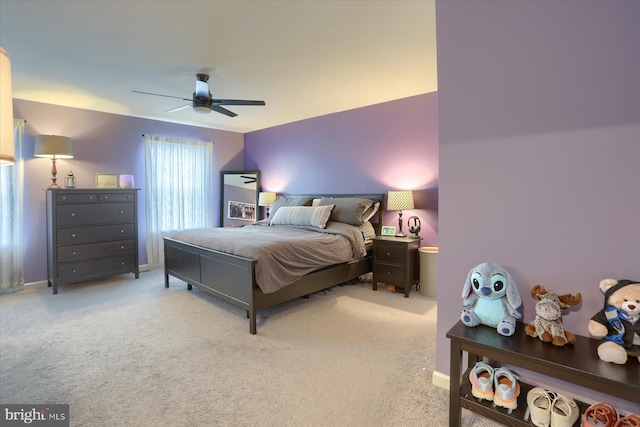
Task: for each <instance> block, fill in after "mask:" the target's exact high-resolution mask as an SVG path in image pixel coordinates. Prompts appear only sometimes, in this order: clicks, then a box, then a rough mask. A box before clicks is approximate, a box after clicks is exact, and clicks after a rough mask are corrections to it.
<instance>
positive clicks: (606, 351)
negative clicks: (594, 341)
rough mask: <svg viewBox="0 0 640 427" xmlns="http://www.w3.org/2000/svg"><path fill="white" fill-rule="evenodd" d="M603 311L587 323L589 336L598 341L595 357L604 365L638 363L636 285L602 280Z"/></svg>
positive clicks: (639, 296)
mask: <svg viewBox="0 0 640 427" xmlns="http://www.w3.org/2000/svg"><path fill="white" fill-rule="evenodd" d="M600 290H601V291H602V292H604V308H603V309H602V310H600V311H599V312H597V313H596V314H595V315H594V316H593V317H592V318H591V320H589V326H588V328H589V333H590V334H591V335H592V336H593V337H595V338H602V339H603V340H602V344H600V345H599V346H598V357H600V359H601V360H604V361H605V362H611V363H617V364H620V365H622V364H624V363H627V359H628V356H631V357H637V358H638V361H640V321H639V320H638V319H639V318H640V282H637V281H633V280H620V281H618V280H615V279H604V280H602V281H601V282H600Z"/></svg>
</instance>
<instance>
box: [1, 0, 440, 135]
mask: <svg viewBox="0 0 640 427" xmlns="http://www.w3.org/2000/svg"><path fill="white" fill-rule="evenodd" d="M0 45H2V47H4V48H5V49H6V50H7V52H8V53H9V55H10V57H11V63H12V80H13V97H14V98H18V99H25V100H31V101H38V102H44V103H50V104H56V105H63V106H69V107H76V108H83V109H88V110H95V111H103V112H109V113H116V114H123V115H128V116H135V117H144V118H150V119H156V120H162V121H169V122H176V123H184V124H190V125H196V126H204V127H210V128H216V129H224V130H231V131H236V132H249V131H252V130H258V129H264V128H267V127H271V126H276V125H279V124H284V123H289V122H293V121H296V120H301V119H305V118H310V117H315V116H320V115H324V114H329V113H334V112H338V111H345V110H349V109H353V108H358V107H363V106H367V105H373V104H377V103H380V102H385V101H390V100H394V99H400V98H405V97H409V96H413V95H418V94H423V93H428V92H433V91H436V90H437V80H436V43H435V2H434V1H433V0H429V1H393V0H392V1H330V0H324V1H259V0H255V1H142V0H133V1H131V0H130V1H113V0H111V1H98V0H89V1H76V0H72V1H57V0H51V1H50V0H44V1H36V0H31V1H17V0H0ZM199 71H205V72H208V73H210V74H211V79H210V81H209V83H210V90H211V92H212V94H213V97H214V98H232V99H255V100H264V101H265V102H266V104H267V105H266V106H265V107H256V106H230V107H228V109H230V110H232V111H234V112H236V113H237V114H238V116H237V117H235V118H230V117H227V116H224V115H222V114H218V113H215V112H214V113H211V114H198V113H196V112H194V111H193V110H191V109H186V110H182V111H179V112H174V113H166V112H165V111H166V110H168V109H170V108H173V107H177V106H179V105H182V104H184V103H185V102H183V101H180V100H178V99H171V98H163V97H155V96H149V95H141V94H136V93H133V92H132V90H140V91H145V92H152V93H160V94H166V95H172V96H178V97H185V98H190V97H191V95H192V92H193V91H194V89H195V74H196V72H199Z"/></svg>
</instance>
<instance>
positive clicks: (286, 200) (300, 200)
mask: <svg viewBox="0 0 640 427" xmlns="http://www.w3.org/2000/svg"><path fill="white" fill-rule="evenodd" d="M312 201H313V197H312V196H308V197H306V196H305V197H289V196H278V197H276V201H275V202H273V206H271V211H270V212H269V218H270V219H271V218H273V216H274V215H275V214H276V211H277V210H278V209H280V208H281V207H283V206H311V202H312Z"/></svg>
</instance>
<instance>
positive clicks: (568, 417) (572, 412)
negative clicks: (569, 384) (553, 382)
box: [551, 393, 580, 427]
mask: <svg viewBox="0 0 640 427" xmlns="http://www.w3.org/2000/svg"><path fill="white" fill-rule="evenodd" d="M578 418H580V409H579V408H578V405H577V404H576V401H575V400H573V399H572V398H570V397H567V396H563V395H561V394H560V393H558V394H557V395H556V398H555V399H554V400H553V402H552V403H551V427H572V426H573V424H574V423H575V422H576V420H577V419H578Z"/></svg>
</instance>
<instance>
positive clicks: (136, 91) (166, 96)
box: [131, 90, 191, 101]
mask: <svg viewBox="0 0 640 427" xmlns="http://www.w3.org/2000/svg"><path fill="white" fill-rule="evenodd" d="M131 92H135V93H141V94H143V95H153V96H164V97H165V98H175V99H182V100H183V101H191V99H190V98H182V97H180V96H171V95H160V94H159V93H150V92H141V91H139V90H132V91H131Z"/></svg>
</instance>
